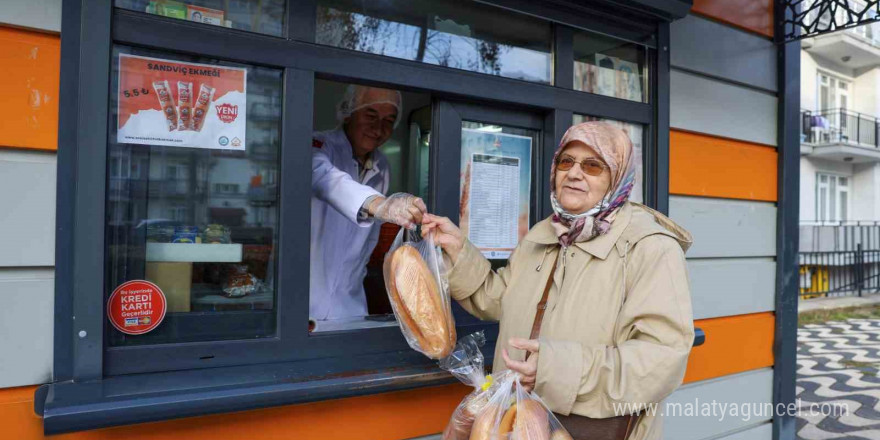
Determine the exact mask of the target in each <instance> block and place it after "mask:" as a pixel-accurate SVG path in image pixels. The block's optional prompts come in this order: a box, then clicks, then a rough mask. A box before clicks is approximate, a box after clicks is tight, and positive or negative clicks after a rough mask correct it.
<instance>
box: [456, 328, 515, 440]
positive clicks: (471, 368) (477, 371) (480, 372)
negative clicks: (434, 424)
mask: <svg viewBox="0 0 880 440" xmlns="http://www.w3.org/2000/svg"><path fill="white" fill-rule="evenodd" d="M485 343H486V336H485V335H484V334H483V332H482V331H479V332H476V333H472V334H470V335H467V336H465V337H463V338H461V339H460V340H459V341H458V343H457V344H455V349H454V350H452V353H450V354H449V356H446V357H445V358H443V359H441V360H440V368H442V369H444V370H446V371H448V372H450V373H451V374H452V375H453V376H455V377H456V378H457V379H458V380H460V381H461V382H462V383H464V384H465V385H468V386H471V387H474V391H473V392H471V393H470V394H468V395H467V396H465V397H464V399H462V401H461V403H459V405H458V407H456V408H455V411H453V412H452V417H451V418H450V419H449V423H448V424H447V425H446V429H445V430H444V431H443V436H442V439H443V440H468V438H469V437H470V433H471V425H473V423H474V418H475V417H476V415H477V414H478V413H480V411H482V410H483V408H484V407H485V406H486V404H487V403H489V397H490V396H491V395H492V393H493V392H494V388H492V386H493V385H494V384H497V383H499V382H496V381H494V379H493V377H492V376H491V375H486V372H485V367H484V358H483V353H482V352H481V351H480V347H482V346H483V344H485ZM504 373H505V374H503V375H502V376H501V377H500V378H499V379H501V380H503V377H504V376H505V375H506V374H509V373H510V372H509V371H505V372H504Z"/></svg>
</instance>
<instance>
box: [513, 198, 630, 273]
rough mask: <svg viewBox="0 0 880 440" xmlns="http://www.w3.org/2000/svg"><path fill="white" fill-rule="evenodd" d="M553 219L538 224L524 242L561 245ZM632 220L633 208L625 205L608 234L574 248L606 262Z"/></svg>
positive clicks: (546, 219) (578, 244) (580, 243)
mask: <svg viewBox="0 0 880 440" xmlns="http://www.w3.org/2000/svg"><path fill="white" fill-rule="evenodd" d="M551 217H552V216H551ZM551 217H547V218H545V219H544V220H541V221H540V222H538V224H536V225H535V226H534V227H533V228H532V230H530V231H529V233H528V234H526V236H525V237H524V238H523V240H528V241H531V242H533V243H538V244H559V239H558V238H557V237H556V231H554V230H553V225H551V224H550V222H551V221H552V220H551ZM631 218H632V207H631V205H630V204H629V203H624V204H623V206H621V207H620V211H619V212H618V213H617V218H615V219H614V221H613V222H612V223H611V229H610V230H609V231H608V233H606V234H603V235H600V236H598V237H596V238H594V239H592V240H589V241H582V242H579V243H575V244H574V246H577V247H578V248H580V249H581V250H583V251H584V252H587V253H589V254H590V255H592V256H594V257H596V258H599V259H602V260H604V259H605V258H607V257H608V254H609V253H610V252H611V249H612V248H614V244H615V243H617V240H618V239H619V238H620V236H621V234H623V231H624V230H625V229H626V227H627V226H628V225H629V222H630V219H631Z"/></svg>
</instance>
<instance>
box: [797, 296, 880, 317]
mask: <svg viewBox="0 0 880 440" xmlns="http://www.w3.org/2000/svg"><path fill="white" fill-rule="evenodd" d="M873 304H880V294H877V293H875V294H871V295H865V296H861V297H859V296H840V297H831V298H814V299H799V300H798V313H802V312H808V311H810V310H822V309H839V308H843V307H858V306H870V305H873Z"/></svg>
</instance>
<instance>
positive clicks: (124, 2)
mask: <svg viewBox="0 0 880 440" xmlns="http://www.w3.org/2000/svg"><path fill="white" fill-rule="evenodd" d="M284 3H285V0H234V1H229V0H187V1H176V0H116V7H117V8H124V9H129V10H132V11H137V12H146V13H148V14H154V15H160V16H163V17H168V18H175V19H179V20H187V21H191V22H194V23H203V24H208V25H213V26H222V27H225V28H230V29H240V30H243V31H250V32H259V33H261V34H268V35H274V36H277V37H280V36H281V35H282V33H283V31H284V15H285V14H284Z"/></svg>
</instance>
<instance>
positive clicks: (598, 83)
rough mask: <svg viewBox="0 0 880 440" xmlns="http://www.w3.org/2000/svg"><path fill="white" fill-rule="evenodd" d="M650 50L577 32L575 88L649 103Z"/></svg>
mask: <svg viewBox="0 0 880 440" xmlns="http://www.w3.org/2000/svg"><path fill="white" fill-rule="evenodd" d="M647 58H648V50H647V49H646V48H645V47H644V46H641V45H639V44H635V43H628V42H626V41H621V40H617V39H615V38H611V37H606V36H604V35H599V34H595V33H592V32H582V31H579V32H575V33H574V88H575V90H581V91H584V92H590V93H596V94H599V95H605V96H613V97H615V98H620V99H627V100H630V101H638V102H648V101H649V100H648V59H647Z"/></svg>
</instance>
